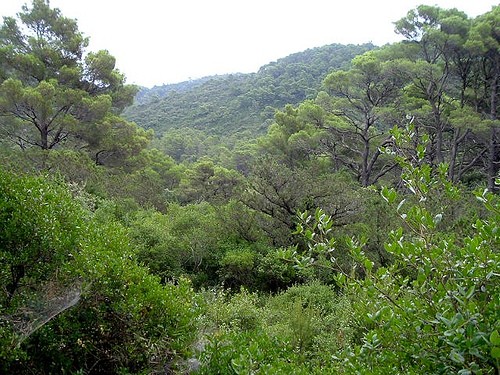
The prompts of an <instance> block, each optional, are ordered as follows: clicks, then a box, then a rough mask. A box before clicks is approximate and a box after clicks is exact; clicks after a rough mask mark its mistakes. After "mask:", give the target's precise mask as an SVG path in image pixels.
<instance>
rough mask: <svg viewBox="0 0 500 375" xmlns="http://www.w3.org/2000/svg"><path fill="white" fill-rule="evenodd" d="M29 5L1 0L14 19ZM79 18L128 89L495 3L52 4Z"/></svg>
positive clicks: (98, 0) (381, 40) (187, 0)
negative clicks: (413, 17)
mask: <svg viewBox="0 0 500 375" xmlns="http://www.w3.org/2000/svg"><path fill="white" fill-rule="evenodd" d="M26 2H28V4H30V3H31V0H29V1H27V0H0V16H14V15H15V14H16V13H17V12H19V11H20V10H21V6H22V5H23V4H25V3H26ZM50 4H51V7H56V8H59V9H60V10H61V11H62V14H63V15H64V16H66V17H70V18H76V19H77V20H78V26H79V29H80V31H81V32H83V33H84V34H85V35H86V36H88V37H90V46H89V49H88V50H90V51H97V50H100V49H107V50H109V51H110V53H111V54H112V55H113V56H115V57H116V59H117V68H118V69H120V71H121V72H123V73H124V74H125V75H126V77H127V82H128V83H134V84H138V85H142V86H147V87H151V86H154V85H161V84H164V83H176V82H181V81H185V80H188V79H190V78H191V79H194V78H200V77H203V76H207V75H213V74H224V73H236V72H242V73H250V72H256V71H257V70H258V69H259V67H261V66H262V65H265V64H267V63H269V62H271V61H275V60H277V59H278V58H281V57H285V56H287V55H289V54H291V53H294V52H300V51H303V50H305V49H307V48H313V47H320V46H323V45H326V44H331V43H343V44H347V43H355V44H358V43H366V42H372V43H374V44H376V45H383V44H385V43H392V42H395V41H397V40H400V37H399V36H398V35H396V34H395V33H394V27H393V24H392V22H394V21H396V20H398V19H400V18H402V17H404V16H405V15H406V13H407V12H408V10H410V9H412V8H415V7H416V6H417V5H419V4H429V5H438V6H440V7H442V8H453V7H455V8H458V9H460V10H462V11H464V12H466V13H467V14H468V15H469V16H472V17H475V16H477V15H479V14H482V13H485V12H487V11H489V10H491V8H492V6H495V5H498V2H497V1H495V0H431V1H426V0H177V1H171V0H51V1H50Z"/></svg>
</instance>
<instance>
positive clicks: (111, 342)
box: [0, 0, 500, 374]
mask: <svg viewBox="0 0 500 375" xmlns="http://www.w3.org/2000/svg"><path fill="white" fill-rule="evenodd" d="M395 31H396V32H397V33H399V34H400V35H402V36H403V37H404V40H403V41H402V42H399V43H394V44H390V45H385V46H382V47H376V46H373V45H371V44H366V45H357V46H355V45H347V46H345V45H339V44H331V45H327V46H324V47H320V48H313V49H309V50H306V51H303V52H299V53H296V54H293V55H290V56H288V57H284V58H282V59H279V60H277V61H275V62H272V63H270V64H268V65H265V66H263V67H262V68H261V69H260V70H259V71H258V72H256V73H252V74H228V75H222V76H214V77H205V78H203V79H200V80H194V81H189V82H183V83H179V84H175V85H164V86H157V87H154V88H153V89H150V90H148V89H141V88H138V87H135V86H132V85H127V84H126V82H125V78H124V75H123V74H122V73H121V72H119V71H118V70H117V69H116V68H115V63H116V61H115V58H114V57H113V56H111V54H110V53H109V52H108V51H105V50H103V51H97V52H92V51H88V50H87V48H88V46H89V41H88V39H87V38H85V37H84V36H83V34H82V32H81V31H79V29H78V25H77V22H76V21H75V20H73V19H69V18H66V17H65V16H64V15H63V14H62V13H61V11H60V10H58V9H54V8H51V6H50V3H49V1H48V0H33V1H32V3H31V4H30V5H26V6H24V7H23V8H22V9H21V10H20V13H18V14H17V16H13V17H6V18H4V20H3V23H2V24H1V25H0V145H1V146H2V147H1V149H0V159H1V164H0V165H1V167H0V286H1V288H0V344H1V345H0V372H2V373H9V374H25V373H33V374H46V373H80V374H94V373H95V374H98V373H121V374H135V373H166V374H167V373H168V374H170V373H178V374H185V373H199V374H250V373H262V374H268V373H274V374H325V373H332V374H336V373H341V374H422V373H426V374H448V373H459V374H498V373H499V371H500V282H499V278H500V272H499V270H500V252H499V248H500V238H499V233H500V231H499V219H500V201H499V196H498V190H499V184H500V176H499V170H500V130H499V129H500V121H499V119H498V110H499V106H500V104H499V102H500V98H499V96H500V7H498V6H494V7H492V9H491V11H489V12H487V13H485V14H482V15H479V16H478V17H475V18H471V17H469V16H468V15H467V14H465V13H463V12H461V11H460V10H457V9H442V8H439V7H436V6H427V5H422V6H418V7H417V8H415V9H411V10H409V11H408V13H407V15H406V16H405V17H404V18H402V19H400V20H397V21H396V22H395Z"/></svg>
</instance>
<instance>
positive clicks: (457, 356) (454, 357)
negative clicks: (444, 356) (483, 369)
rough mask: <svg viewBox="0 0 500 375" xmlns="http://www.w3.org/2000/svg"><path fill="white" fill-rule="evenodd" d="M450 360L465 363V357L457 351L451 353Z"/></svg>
mask: <svg viewBox="0 0 500 375" xmlns="http://www.w3.org/2000/svg"><path fill="white" fill-rule="evenodd" d="M450 359H451V360H452V361H453V362H456V363H464V356H463V355H462V354H461V353H459V352H457V351H456V350H452V351H451V353H450Z"/></svg>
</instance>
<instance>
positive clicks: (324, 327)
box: [200, 282, 352, 374]
mask: <svg viewBox="0 0 500 375" xmlns="http://www.w3.org/2000/svg"><path fill="white" fill-rule="evenodd" d="M206 298H207V302H208V305H207V307H208V309H207V313H206V315H205V317H204V318H203V321H204V322H205V323H204V327H205V330H206V338H205V339H204V340H205V347H204V351H203V352H202V353H201V354H200V359H201V369H200V373H203V374H205V373H229V374H234V373H236V374H238V373H248V372H254V373H266V374H267V373H299V374H302V373H304V374H306V373H321V371H325V370H328V369H329V368H330V367H329V366H330V365H329V364H330V363H331V356H332V355H333V353H337V352H338V351H339V350H341V349H343V348H344V347H345V346H347V345H348V344H349V343H350V340H351V335H352V329H351V328H350V318H351V313H352V311H351V309H350V307H349V301H348V300H347V299H345V298H341V297H340V298H339V297H338V296H337V294H336V293H335V292H334V291H333V290H332V288H331V287H328V286H325V285H321V284H319V283H317V282H316V283H310V284H308V285H302V286H295V287H291V288H289V289H288V290H287V291H285V292H282V293H280V294H279V295H276V296H271V297H268V298H266V299H262V298H258V296H257V295H256V294H250V293H248V292H247V291H246V290H244V289H242V290H241V291H240V292H239V293H238V294H235V295H232V296H228V295H227V294H225V293H213V294H207V295H206Z"/></svg>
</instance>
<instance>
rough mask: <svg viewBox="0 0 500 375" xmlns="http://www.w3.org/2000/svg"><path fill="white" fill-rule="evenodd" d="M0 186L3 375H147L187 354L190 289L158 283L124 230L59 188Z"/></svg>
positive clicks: (34, 182) (33, 180)
mask: <svg viewBox="0 0 500 375" xmlns="http://www.w3.org/2000/svg"><path fill="white" fill-rule="evenodd" d="M1 177H2V178H0V192H1V199H0V202H1V204H0V217H1V226H0V230H1V231H2V233H1V237H0V238H1V240H0V251H1V252H2V254H1V255H2V256H1V272H0V283H1V285H2V288H1V290H2V291H3V294H2V295H1V300H0V321H1V326H0V340H1V342H2V350H1V351H0V355H1V357H0V366H1V368H2V371H4V372H6V373H12V374H16V373H26V371H27V370H28V369H30V371H39V373H47V372H60V371H62V372H77V371H97V372H106V373H116V372H118V371H129V372H140V371H153V370H154V369H157V368H161V367H163V366H165V365H166V364H169V365H170V366H173V365H174V363H175V361H176V360H177V358H178V357H180V356H183V355H187V354H188V347H189V345H190V343H191V341H192V339H193V338H194V333H195V331H194V329H193V328H194V324H195V321H196V316H197V309H196V307H195V304H194V303H195V297H194V293H193V291H192V290H191V285H190V283H189V282H188V281H186V280H185V279H182V278H181V279H178V280H177V283H176V284H175V285H174V284H166V285H162V284H160V282H159V279H158V278H157V277H156V276H152V275H151V274H150V273H149V272H148V270H147V269H146V268H144V267H142V266H140V265H138V263H137V262H136V255H135V253H136V249H135V248H133V247H132V246H131V245H130V242H131V241H130V238H129V237H128V232H127V230H126V229H125V228H124V227H123V226H122V225H120V224H118V223H117V222H114V221H112V220H109V219H110V217H109V216H105V215H96V216H94V215H93V214H92V213H91V212H90V211H88V210H87V208H86V207H85V206H83V204H82V202H83V201H84V200H83V199H80V198H77V199H75V198H74V197H73V196H72V195H71V193H70V191H69V189H68V188H67V187H66V186H64V184H62V183H60V182H51V181H48V180H47V179H46V178H44V177H29V176H25V177H17V176H15V175H13V174H11V173H7V172H1ZM75 193H77V192H75ZM101 218H102V219H103V220H100V219H101ZM61 348H64V350H63V351H61ZM166 353H168V355H167V354H166Z"/></svg>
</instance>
